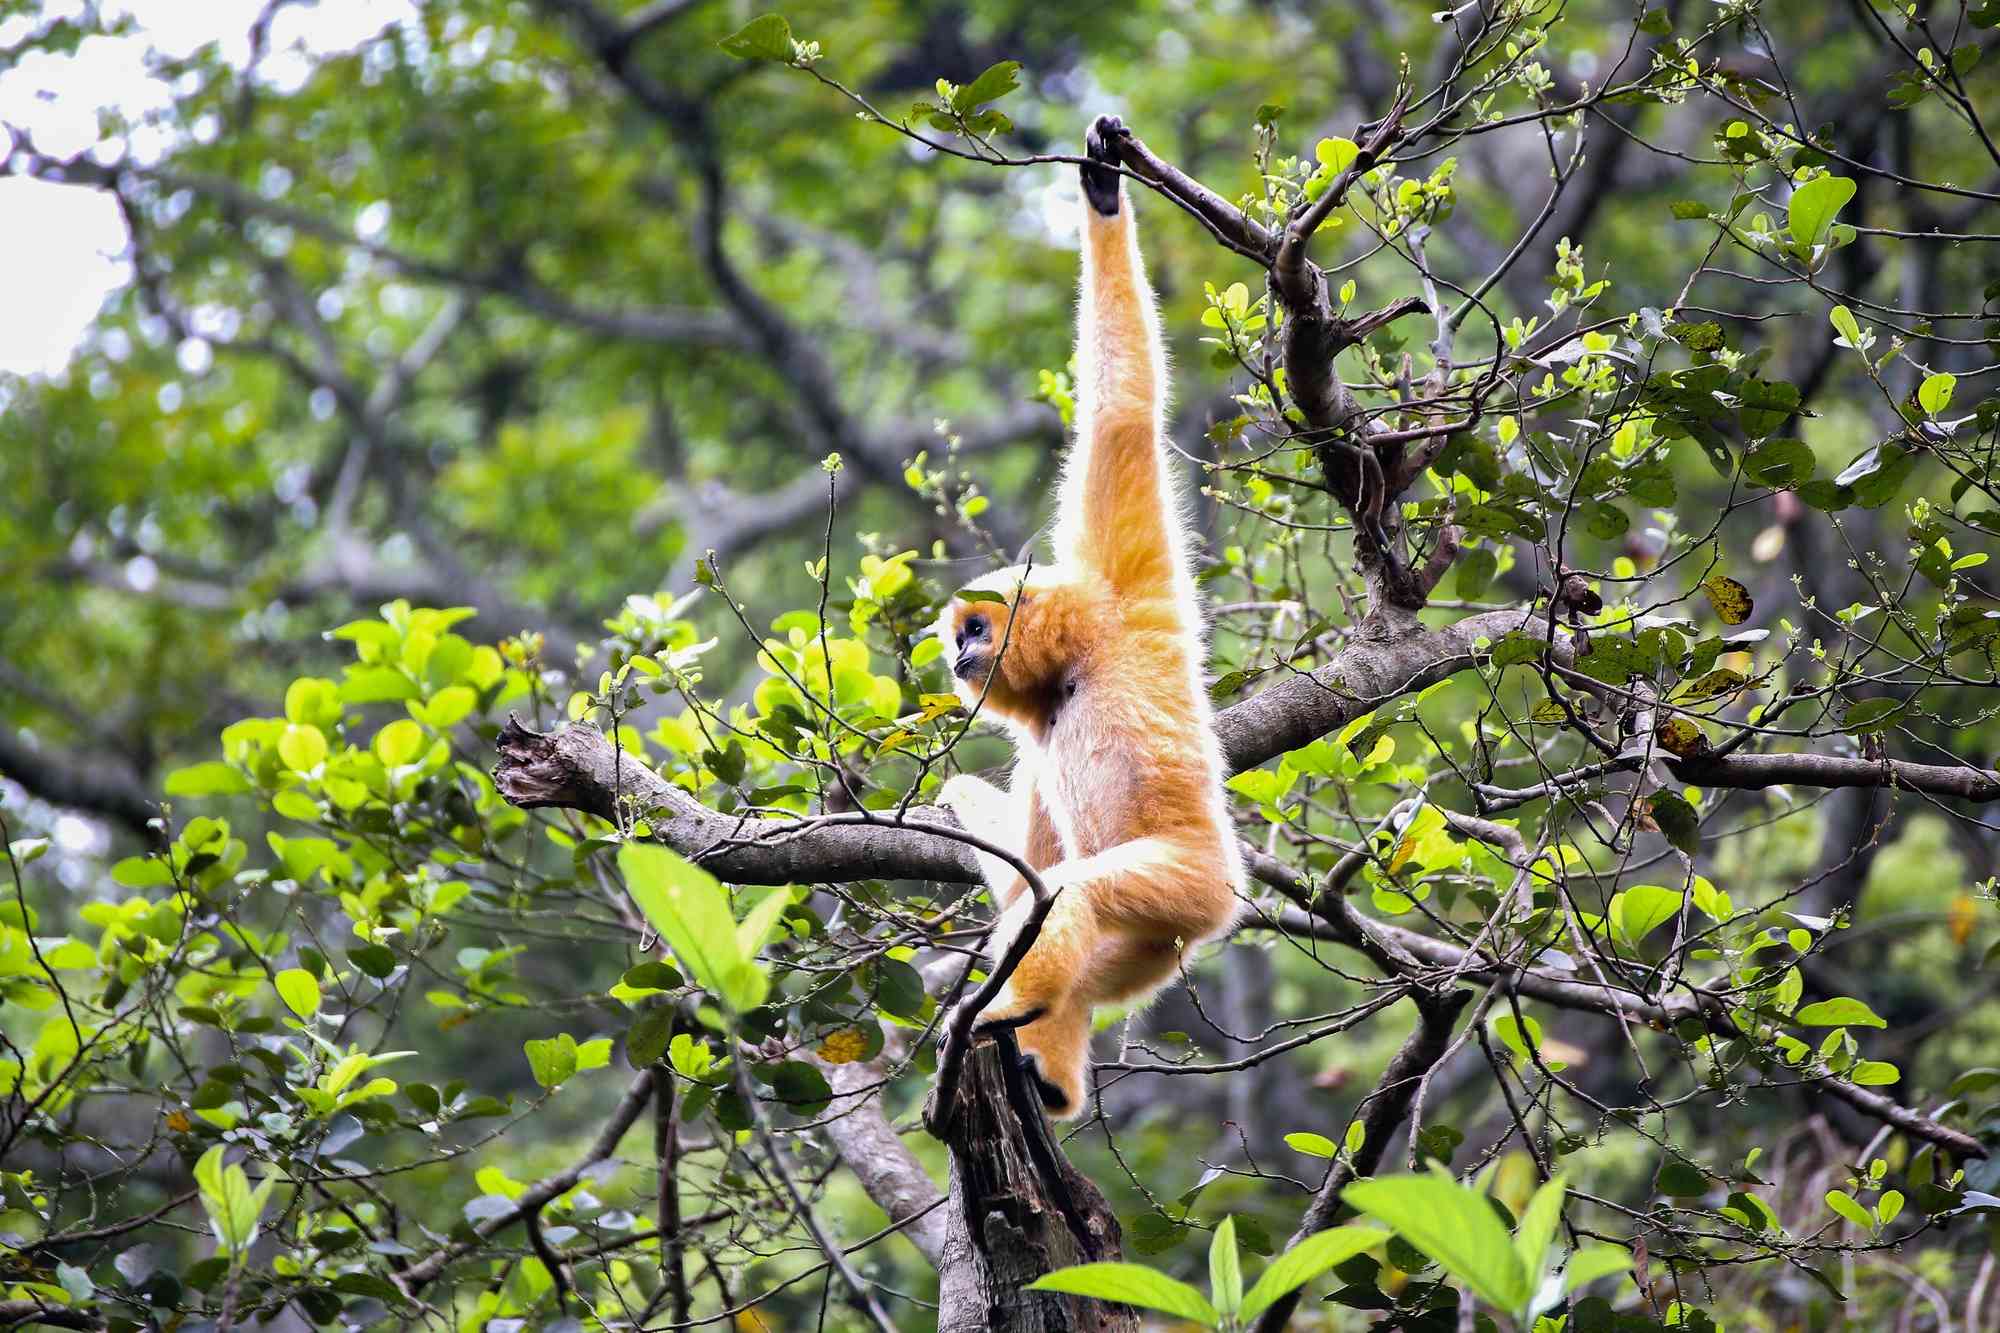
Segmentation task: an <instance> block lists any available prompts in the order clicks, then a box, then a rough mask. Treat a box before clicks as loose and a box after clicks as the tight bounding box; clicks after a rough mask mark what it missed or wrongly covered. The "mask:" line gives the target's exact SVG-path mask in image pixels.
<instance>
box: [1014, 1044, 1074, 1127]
mask: <svg viewBox="0 0 2000 1333" xmlns="http://www.w3.org/2000/svg"><path fill="white" fill-rule="evenodd" d="M1021 1072H1022V1073H1024V1074H1026V1075H1027V1076H1028V1079H1029V1081H1030V1082H1032V1083H1033V1084H1034V1085H1035V1092H1036V1094H1037V1095H1039V1096H1040V1097H1041V1099H1042V1108H1043V1109H1044V1110H1046V1111H1047V1112H1048V1113H1049V1114H1050V1115H1052V1116H1054V1117H1055V1118H1056V1119H1058V1120H1067V1119H1069V1118H1070V1117H1071V1116H1073V1115H1075V1114H1076V1113H1077V1109H1078V1108H1079V1107H1080V1106H1082V1105H1083V1090H1082V1089H1081V1088H1078V1089H1077V1090H1076V1091H1075V1092H1071V1091H1070V1090H1069V1089H1067V1088H1065V1087H1063V1086H1062V1084H1060V1083H1057V1082H1056V1081H1055V1080H1054V1079H1052V1078H1050V1077H1049V1076H1048V1075H1047V1074H1045V1073H1043V1072H1042V1057H1041V1056H1039V1055H1037V1054H1035V1052H1033V1051H1022V1052H1021Z"/></svg>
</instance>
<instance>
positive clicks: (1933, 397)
mask: <svg viewBox="0 0 2000 1333" xmlns="http://www.w3.org/2000/svg"><path fill="white" fill-rule="evenodd" d="M1957 387H1958V376H1956V375H1944V374H1938V375H1926V376H1925V377H1924V382H1923V383H1922V384H1921V385H1919V386H1918V387H1917V406H1918V407H1921V408H1923V409H1924V411H1926V412H1928V413H1930V414H1931V415H1932V416H1936V415H1937V414H1938V413H1940V412H1942V411H1944V410H1945V409H1946V408H1947V407H1950V406H1951V391H1952V390H1953V389H1955V388H1957Z"/></svg>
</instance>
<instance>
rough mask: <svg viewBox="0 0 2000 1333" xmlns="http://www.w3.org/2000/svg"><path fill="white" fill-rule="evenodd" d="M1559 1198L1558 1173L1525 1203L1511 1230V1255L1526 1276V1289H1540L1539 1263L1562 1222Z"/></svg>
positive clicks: (1560, 1186)
mask: <svg viewBox="0 0 2000 1333" xmlns="http://www.w3.org/2000/svg"><path fill="white" fill-rule="evenodd" d="M1563 1197H1564V1196H1563V1178H1562V1173H1561V1172H1560V1171H1558V1172H1557V1173H1556V1174H1555V1176H1554V1177H1553V1178H1552V1179H1551V1180H1550V1181H1549V1183H1548V1184H1546V1185H1544V1186H1542V1187H1541V1188H1540V1189H1538V1190H1536V1191H1535V1197H1534V1198H1532V1199H1529V1200H1528V1206H1527V1208H1525V1209H1524V1210H1522V1213H1521V1221H1520V1223H1519V1224H1518V1225H1517V1226H1515V1228H1514V1255H1515V1257H1516V1258H1518V1259H1519V1260H1520V1261H1521V1271H1522V1272H1524V1273H1526V1274H1527V1275H1528V1282H1529V1284H1530V1285H1533V1286H1539V1285H1540V1278H1541V1273H1542V1260H1543V1258H1545V1257H1546V1256H1547V1254H1548V1252H1549V1244H1550V1242H1552V1241H1553V1240H1555V1238H1556V1227H1557V1226H1558V1225H1559V1224H1560V1223H1561V1222H1562V1209H1563Z"/></svg>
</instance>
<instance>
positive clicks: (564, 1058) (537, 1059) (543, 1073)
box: [521, 1032, 577, 1088]
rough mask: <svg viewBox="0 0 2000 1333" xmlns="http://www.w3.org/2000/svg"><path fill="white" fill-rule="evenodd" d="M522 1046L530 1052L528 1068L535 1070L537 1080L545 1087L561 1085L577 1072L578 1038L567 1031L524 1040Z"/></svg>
mask: <svg viewBox="0 0 2000 1333" xmlns="http://www.w3.org/2000/svg"><path fill="white" fill-rule="evenodd" d="M521 1048H522V1049H523V1050H525V1051H526V1052H527V1053H528V1068H529V1069H530V1070H532V1071H533V1072H534V1075H535V1082H537V1083H539V1084H540V1085H541V1086H543V1087H545V1088H554V1087H560V1086H561V1085H562V1084H563V1083H564V1082H565V1081H566V1080H568V1079H569V1078H570V1076H571V1075H573V1074H575V1073H576V1065H577V1049H576V1038H574V1037H572V1036H570V1035H569V1033H567V1032H558V1033H557V1034H556V1035H555V1036H553V1037H547V1038H544V1039H542V1040H540V1041H528V1042H523V1043H522V1047H521Z"/></svg>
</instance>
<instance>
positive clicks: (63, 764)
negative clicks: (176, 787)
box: [0, 724, 160, 834]
mask: <svg viewBox="0 0 2000 1333" xmlns="http://www.w3.org/2000/svg"><path fill="white" fill-rule="evenodd" d="M0 777H4V778H9V779H11V780H13V781H15V782H18V783H20V784H21V786H23V787H25V788H26V789H27V790H28V791H29V793H31V794H32V795H35V796H39V797H40V798H41V799H43V800H44V801H47V802H48V803H49V804H51V805H63V806H69V807H71V808H72V809H76V810H87V811H89V812H91V813H92V814H97V815H102V816H104V817H105V818H106V819H110V820H113V821H115V822H117V823H119V824H122V825H124V826H125V827H126V828H128V829H131V830H132V831H133V832H134V833H139V834H145V833H146V832H147V827H146V825H147V822H148V821H149V820H152V819H153V818H155V817H157V816H158V815H159V813H160V810H159V795H158V793H157V792H155V791H154V790H153V787H152V785H151V784H150V783H148V782H147V781H146V780H145V779H144V778H143V777H142V776H141V775H140V774H138V773H137V772H135V771H133V769H132V767H131V765H130V764H128V763H126V762H125V761H124V760H123V759H119V758H115V757H112V756H108V755H92V756H87V757H86V756H82V755H69V754H63V753H59V752H57V751H55V750H51V749H47V748H45V747H42V746H38V745H30V744H29V743H28V742H27V741H26V740H24V739H23V738H22V736H21V733H20V732H19V731H17V730H15V729H14V728H13V727H11V726H7V725H4V724H0Z"/></svg>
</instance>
